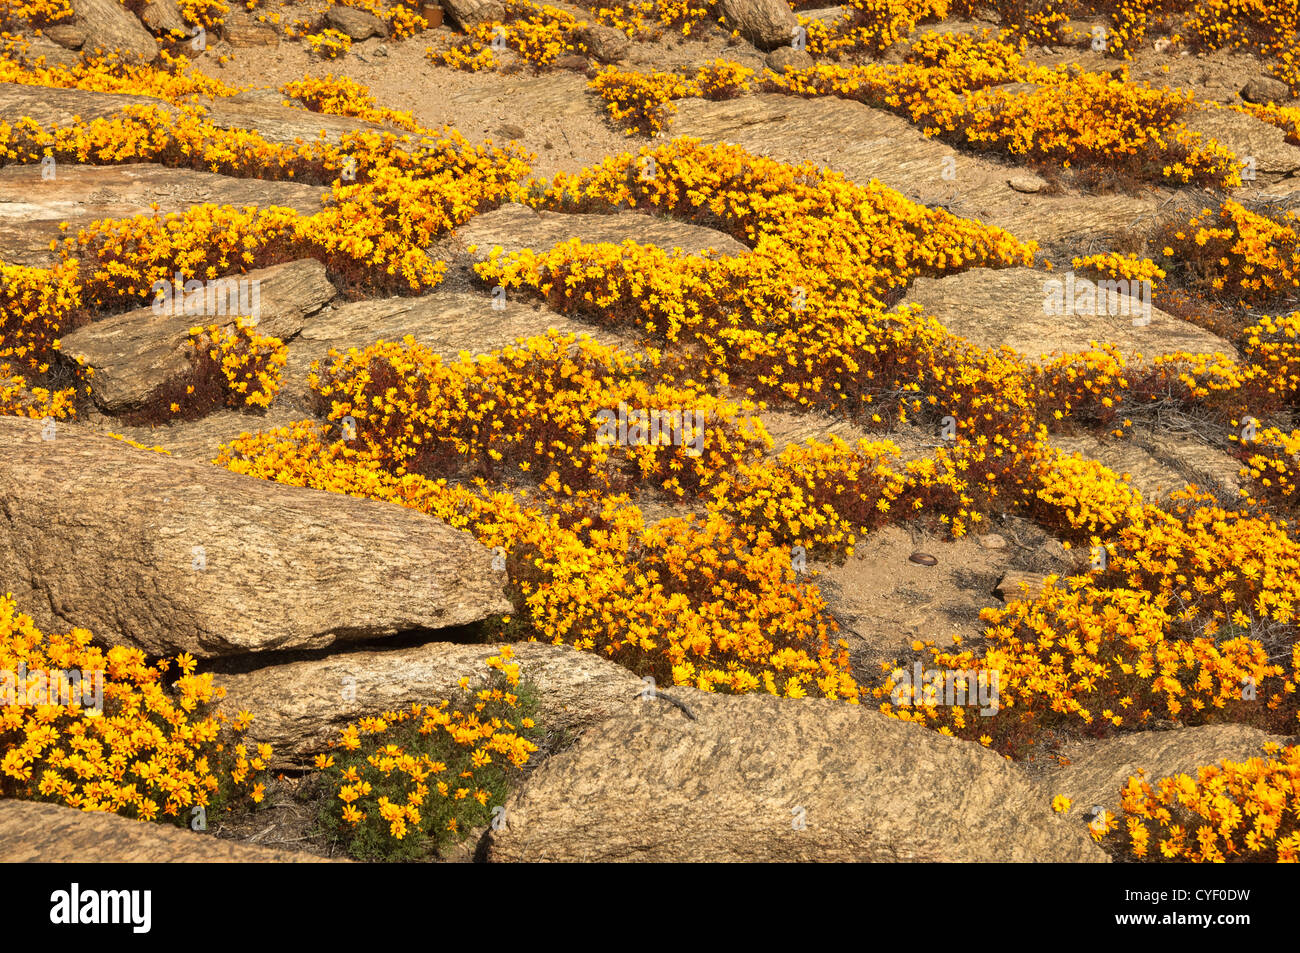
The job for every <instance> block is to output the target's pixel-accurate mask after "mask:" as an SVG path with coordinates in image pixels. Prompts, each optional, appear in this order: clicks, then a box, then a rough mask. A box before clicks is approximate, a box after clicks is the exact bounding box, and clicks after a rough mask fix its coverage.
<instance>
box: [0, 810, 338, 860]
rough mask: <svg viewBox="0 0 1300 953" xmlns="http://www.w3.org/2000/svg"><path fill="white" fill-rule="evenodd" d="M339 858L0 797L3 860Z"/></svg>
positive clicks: (0, 847)
mask: <svg viewBox="0 0 1300 953" xmlns="http://www.w3.org/2000/svg"><path fill="white" fill-rule="evenodd" d="M87 861H94V862H95V863H111V864H141V863H144V864H270V863H279V864H283V863H307V864H322V863H339V862H342V861H329V860H327V859H326V858H324V857H317V856H315V855H314V854H301V853H297V852H296V851H291V850H273V849H271V848H269V847H258V846H256V845H254V844H242V843H240V842H239V841H234V840H224V839H222V838H218V837H215V836H213V835H211V834H199V833H195V832H193V831H188V830H184V829H182V828H179V827H173V826H172V825H170V824H161V823H151V822H149V821H137V820H132V819H131V818H127V817H119V816H118V815H116V814H108V813H105V812H103V811H78V810H76V809H75V808H71V807H63V806H61V805H58V804H41V803H38V802H36V801H15V800H11V799H8V798H6V799H4V800H0V862H2V863H6V864H14V863H41V864H60V863H66V864H84V863H86V862H87Z"/></svg>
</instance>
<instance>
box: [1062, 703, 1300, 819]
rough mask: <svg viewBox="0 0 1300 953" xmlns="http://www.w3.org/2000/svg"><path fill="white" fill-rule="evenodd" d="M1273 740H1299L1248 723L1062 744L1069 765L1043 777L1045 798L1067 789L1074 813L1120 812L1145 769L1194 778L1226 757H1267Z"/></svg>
mask: <svg viewBox="0 0 1300 953" xmlns="http://www.w3.org/2000/svg"><path fill="white" fill-rule="evenodd" d="M1261 704H1262V702H1261ZM1269 741H1275V742H1279V743H1282V744H1294V743H1295V739H1288V738H1284V737H1280V736H1275V735H1269V734H1266V733H1264V732H1262V731H1260V730H1259V729H1258V728H1251V727H1248V726H1247V725H1201V726H1199V727H1196V728H1176V729H1174V730H1172V731H1143V732H1139V733H1137V734H1129V735H1121V736H1119V737H1116V738H1106V739H1101V740H1095V739H1094V740H1083V741H1075V742H1071V743H1069V744H1066V745H1065V746H1063V747H1062V748H1061V750H1060V752H1059V754H1060V756H1061V757H1063V758H1064V759H1065V760H1066V761H1068V762H1069V764H1065V765H1062V766H1060V767H1057V768H1053V769H1052V771H1051V773H1050V774H1049V775H1048V776H1047V777H1046V778H1045V779H1044V780H1043V782H1042V783H1043V797H1045V798H1047V799H1048V800H1049V801H1050V800H1051V798H1053V797H1055V796H1056V795H1057V794H1064V795H1065V796H1066V797H1068V798H1070V799H1071V800H1072V801H1074V804H1073V806H1072V807H1071V809H1070V812H1069V813H1070V815H1072V816H1078V815H1085V816H1090V815H1091V812H1092V808H1093V806H1094V805H1098V804H1100V805H1102V806H1103V807H1105V808H1107V809H1108V810H1110V811H1113V812H1115V813H1118V812H1119V805H1120V790H1121V789H1122V788H1123V787H1124V785H1125V784H1126V783H1127V782H1128V779H1129V778H1130V777H1132V776H1134V775H1136V774H1137V773H1138V771H1139V770H1141V771H1144V772H1145V774H1146V778H1145V780H1146V781H1148V782H1149V783H1150V784H1152V785H1153V786H1154V785H1155V783H1156V782H1157V781H1158V780H1160V779H1161V778H1167V777H1172V776H1173V775H1176V774H1190V775H1191V776H1192V777H1193V778H1194V777H1196V769H1197V768H1200V767H1204V766H1206V765H1214V764H1218V763H1219V762H1220V761H1221V760H1224V759H1227V760H1230V761H1249V760H1250V759H1251V758H1263V757H1267V756H1266V755H1265V754H1264V752H1263V750H1261V749H1262V746H1263V745H1264V744H1265V743H1266V742H1269Z"/></svg>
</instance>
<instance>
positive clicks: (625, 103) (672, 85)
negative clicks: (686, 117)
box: [588, 66, 698, 136]
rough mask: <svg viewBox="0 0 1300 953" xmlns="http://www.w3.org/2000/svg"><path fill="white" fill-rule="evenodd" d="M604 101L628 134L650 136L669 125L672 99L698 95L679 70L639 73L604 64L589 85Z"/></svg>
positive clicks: (674, 109)
mask: <svg viewBox="0 0 1300 953" xmlns="http://www.w3.org/2000/svg"><path fill="white" fill-rule="evenodd" d="M588 85H590V86H591V88H592V89H594V90H595V91H596V92H597V93H598V94H599V95H600V97H601V98H602V99H603V100H605V106H606V109H608V110H609V117H610V118H611V119H612V120H613V121H614V122H615V123H616V124H618V125H620V126H622V127H623V128H624V131H625V132H626V133H627V134H628V135H629V136H632V135H638V134H639V135H643V136H653V135H656V134H658V133H660V132H662V131H663V130H664V129H666V128H667V127H668V123H669V122H670V117H671V115H672V113H675V112H676V111H677V106H676V105H675V104H674V103H673V100H674V99H682V98H684V97H686V96H693V95H697V93H698V87H697V86H696V85H695V84H694V83H691V82H690V81H689V80H688V79H687V78H686V77H685V76H683V75H682V74H680V73H658V72H656V73H638V72H636V71H635V70H622V69H619V68H618V67H617V66H607V67H605V68H604V69H603V70H601V71H600V72H599V73H597V74H596V76H595V77H593V78H592V80H591V82H590V83H589V84H588Z"/></svg>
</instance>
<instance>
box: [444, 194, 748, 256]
mask: <svg viewBox="0 0 1300 953" xmlns="http://www.w3.org/2000/svg"><path fill="white" fill-rule="evenodd" d="M457 235H458V237H459V238H460V240H461V241H462V242H464V243H465V244H466V245H476V246H477V248H476V249H475V252H474V254H475V257H477V258H480V259H482V258H487V257H488V255H489V254H490V253H491V252H492V249H493V247H494V246H497V245H500V246H501V248H502V249H503V250H504V252H505V253H506V254H511V253H513V252H517V251H521V250H523V249H525V248H531V249H533V250H534V251H537V252H544V251H549V250H550V249H552V248H554V247H555V246H556V245H559V244H561V243H562V242H566V241H568V240H570V239H572V238H576V239H578V240H580V241H582V242H583V243H585V244H589V245H595V244H599V243H602V242H604V243H609V244H613V245H620V244H622V243H623V242H625V241H627V240H628V239H631V240H632V241H635V242H637V243H639V244H641V245H657V246H658V247H660V248H663V249H665V250H667V251H672V250H674V249H676V250H679V251H682V252H684V253H685V254H687V255H703V254H705V253H707V252H717V253H718V254H721V255H743V254H745V253H747V252H748V251H749V247H748V246H747V245H745V244H744V243H743V242H739V241H737V240H736V239H734V238H732V237H731V236H730V235H728V234H726V233H725V232H720V231H717V230H716V229H712V228H705V227H703V226H702V225H689V224H687V223H685V222H679V221H676V220H675V219H671V218H667V217H661V216H657V215H646V214H641V213H637V212H616V213H614V214H612V215H570V214H566V213H563V212H537V211H535V210H534V209H531V208H529V207H528V206H526V205H519V204H516V203H511V204H508V205H503V206H502V207H501V208H498V209H494V210H492V211H491V212H484V213H483V214H482V215H476V216H475V217H474V218H472V219H471V220H470V221H469V222H468V223H467V224H465V225H463V226H461V228H460V229H459V231H458V232H457Z"/></svg>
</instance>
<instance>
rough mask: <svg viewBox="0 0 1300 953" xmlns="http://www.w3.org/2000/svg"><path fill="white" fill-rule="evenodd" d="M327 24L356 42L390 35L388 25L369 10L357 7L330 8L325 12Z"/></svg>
mask: <svg viewBox="0 0 1300 953" xmlns="http://www.w3.org/2000/svg"><path fill="white" fill-rule="evenodd" d="M325 22H326V23H328V24H329V25H330V26H332V27H333V28H334V29H336V30H338V31H339V32H341V33H346V34H347V35H348V36H350V37H352V39H354V40H364V39H367V38H369V37H372V36H387V35H388V24H386V23H384V21H383V20H381V19H379V17H377V16H375V15H374V14H373V13H371V12H369V11H368V10H360V9H358V8H356V7H330V8H329V9H328V10H327V11H325Z"/></svg>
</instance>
